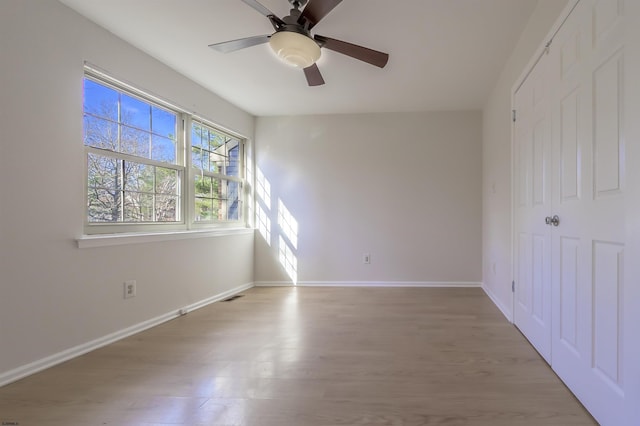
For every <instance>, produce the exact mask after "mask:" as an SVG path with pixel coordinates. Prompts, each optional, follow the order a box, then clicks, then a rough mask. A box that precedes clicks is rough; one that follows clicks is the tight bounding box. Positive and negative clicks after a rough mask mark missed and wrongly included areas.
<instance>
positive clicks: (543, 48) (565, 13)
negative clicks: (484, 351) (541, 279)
mask: <svg viewBox="0 0 640 426" xmlns="http://www.w3.org/2000/svg"><path fill="white" fill-rule="evenodd" d="M580 1H581V0H569V2H568V3H567V5H566V6H565V8H564V9H563V10H562V12H561V13H560V15H559V16H558V18H557V19H556V21H555V22H554V24H553V26H552V27H551V29H550V30H549V32H548V33H547V35H546V36H545V38H544V39H543V40H544V41H543V42H542V44H541V45H540V46H539V47H538V48H537V49H536V51H535V53H534V54H533V56H532V57H531V59H530V60H529V62H528V63H527V65H526V66H525V67H524V71H522V73H521V74H520V76H519V77H518V78H517V79H516V81H515V84H514V85H513V86H512V88H511V114H512V117H511V230H510V234H511V270H510V276H511V282H512V283H514V282H515V280H516V276H515V271H516V264H515V262H516V241H515V239H516V228H515V227H516V225H515V222H516V217H515V216H516V196H517V195H518V194H517V187H516V158H515V147H516V125H515V124H516V119H517V117H515V119H514V116H513V114H517V112H514V111H516V103H515V98H516V92H517V91H518V90H519V89H520V88H521V87H522V85H523V84H524V82H525V80H526V79H527V77H529V75H530V74H531V72H532V71H533V69H534V68H535V66H536V65H537V64H538V62H539V61H540V59H541V58H542V56H543V55H544V54H545V53H546V52H547V49H548V48H549V46H551V43H552V42H553V39H554V37H555V35H556V34H557V33H558V31H559V30H560V28H562V25H563V24H564V23H565V21H566V20H567V18H569V15H571V12H573V10H574V9H575V8H576V6H578V3H580ZM512 285H513V284H512ZM515 302H516V298H515V292H514V291H513V287H512V291H511V315H510V317H509V321H510V322H511V323H512V324H515V309H516V307H515Z"/></svg>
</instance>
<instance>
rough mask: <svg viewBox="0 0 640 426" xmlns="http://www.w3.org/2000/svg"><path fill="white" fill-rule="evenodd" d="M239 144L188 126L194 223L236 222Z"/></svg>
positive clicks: (198, 126) (206, 128)
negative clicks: (192, 174)
mask: <svg viewBox="0 0 640 426" xmlns="http://www.w3.org/2000/svg"><path fill="white" fill-rule="evenodd" d="M240 146H241V145H240V141H239V140H238V139H237V138H233V137H231V136H229V135H226V134H224V133H223V132H221V131H219V130H216V129H215V128H213V127H210V126H207V125H205V124H203V123H199V122H193V123H192V125H191V165H192V167H193V168H194V169H195V176H194V183H195V185H194V188H195V191H194V192H195V199H194V207H195V220H196V221H197V222H203V221H205V222H206V221H237V220H239V219H240V212H241V199H240V194H241V188H242V180H241V178H240V170H241V168H240Z"/></svg>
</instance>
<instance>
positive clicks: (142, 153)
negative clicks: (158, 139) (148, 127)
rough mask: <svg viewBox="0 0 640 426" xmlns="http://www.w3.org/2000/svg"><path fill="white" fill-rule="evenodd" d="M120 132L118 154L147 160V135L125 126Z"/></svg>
mask: <svg viewBox="0 0 640 426" xmlns="http://www.w3.org/2000/svg"><path fill="white" fill-rule="evenodd" d="M121 132H122V134H121V136H120V152H124V153H126V154H131V155H137V156H138V157H144V158H149V137H150V136H151V135H150V134H149V133H147V132H143V131H141V130H136V129H133V128H131V127H127V126H122V130H121Z"/></svg>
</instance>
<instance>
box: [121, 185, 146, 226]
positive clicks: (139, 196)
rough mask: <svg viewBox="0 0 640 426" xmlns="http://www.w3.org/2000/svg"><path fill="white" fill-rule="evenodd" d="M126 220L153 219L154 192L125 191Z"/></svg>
mask: <svg viewBox="0 0 640 426" xmlns="http://www.w3.org/2000/svg"><path fill="white" fill-rule="evenodd" d="M124 221H125V222H151V221H153V194H145V193H141V192H129V191H125V193H124Z"/></svg>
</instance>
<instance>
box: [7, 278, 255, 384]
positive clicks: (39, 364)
mask: <svg viewBox="0 0 640 426" xmlns="http://www.w3.org/2000/svg"><path fill="white" fill-rule="evenodd" d="M252 287H253V283H249V284H244V285H241V286H238V287H235V288H232V289H231V290H227V291H225V292H223V293H220V294H217V295H215V296H212V297H209V298H207V299H203V300H201V301H199V302H196V303H193V304H191V305H188V306H185V307H183V308H181V309H177V310H172V311H170V312H168V313H166V314H163V315H160V316H157V317H155V318H151V319H149V320H147V321H143V322H141V323H138V324H135V325H133V326H131V327H127V328H125V329H122V330H119V331H116V332H114V333H111V334H107V335H106V336H102V337H100V338H98V339H95V340H92V341H90V342H87V343H83V344H80V345H78V346H75V347H73V348H69V349H66V350H64V351H62V352H58V353H56V354H53V355H50V356H48V357H45V358H42V359H39V360H37V361H34V362H31V363H29V364H26V365H23V366H20V367H18V368H14V369H13V370H9V371H7V372H4V373H2V374H0V387H2V386H4V385H7V384H9V383H12V382H15V381H17V380H20V379H22V378H24V377H27V376H30V375H32V374H35V373H37V372H39V371H42V370H44V369H47V368H50V367H53V366H55V365H57V364H60V363H63V362H65V361H68V360H70V359H72V358H76V357H78V356H80V355H84V354H86V353H88V352H91V351H93V350H96V349H98V348H101V347H103V346H106V345H108V344H111V343H113V342H116V341H118V340H121V339H124V338H126V337H129V336H131V335H134V334H136V333H140V332H141V331H144V330H147V329H149V328H151V327H155V326H157V325H160V324H162V323H164V322H167V321H170V320H172V319H174V318H177V317H179V316H181V315H184V314H186V313H188V312H191V311H193V310H196V309H199V308H202V307H204V306H206V305H209V304H211V303H214V302H218V301H220V300H223V299H226V298H228V297H230V296H233V295H234V294H237V293H240V292H242V291H245V290H247V289H250V288H252Z"/></svg>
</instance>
